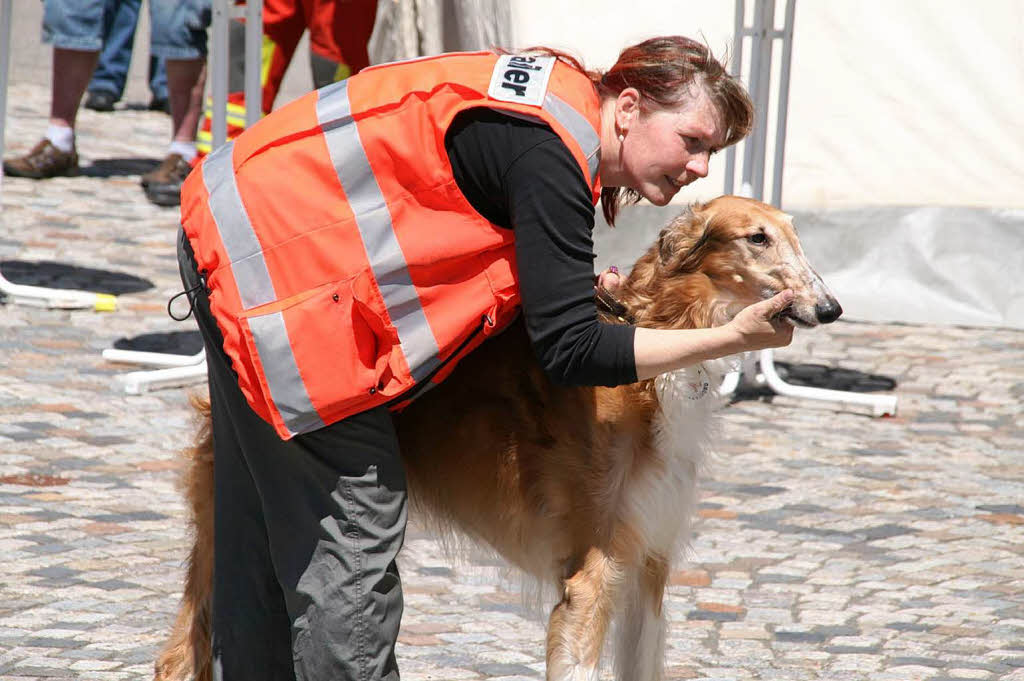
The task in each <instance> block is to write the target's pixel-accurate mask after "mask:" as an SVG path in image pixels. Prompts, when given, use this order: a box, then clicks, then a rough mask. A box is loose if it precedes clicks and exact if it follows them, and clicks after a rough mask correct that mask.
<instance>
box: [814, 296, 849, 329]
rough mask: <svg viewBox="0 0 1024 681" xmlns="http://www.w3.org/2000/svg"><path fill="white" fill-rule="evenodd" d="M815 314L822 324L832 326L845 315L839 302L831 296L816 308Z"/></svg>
mask: <svg viewBox="0 0 1024 681" xmlns="http://www.w3.org/2000/svg"><path fill="white" fill-rule="evenodd" d="M814 314H815V316H816V317H817V318H818V322H820V323H821V324H831V323H832V322H834V321H835V320H837V319H839V316H840V315H841V314H843V308H842V306H841V305H840V304H839V301H837V300H836V299H835V298H832V297H831V296H829V297H828V298H826V299H825V300H824V301H823V302H820V303H818V304H816V305H815V306H814Z"/></svg>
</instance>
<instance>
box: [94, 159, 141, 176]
mask: <svg viewBox="0 0 1024 681" xmlns="http://www.w3.org/2000/svg"><path fill="white" fill-rule="evenodd" d="M158 165H160V159H158V158H98V159H96V160H94V161H93V162H92V163H91V164H89V165H84V166H82V167H81V168H80V169H79V171H78V172H79V174H80V175H85V176H87V177H125V176H128V175H142V174H143V173H148V172H149V171H150V170H153V169H154V168H156V167H157V166H158Z"/></svg>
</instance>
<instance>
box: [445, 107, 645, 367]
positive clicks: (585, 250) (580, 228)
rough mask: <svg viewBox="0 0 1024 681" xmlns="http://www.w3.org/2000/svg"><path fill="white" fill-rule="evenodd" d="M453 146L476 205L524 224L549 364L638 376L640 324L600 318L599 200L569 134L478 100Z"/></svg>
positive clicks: (505, 222) (520, 237)
mask: <svg viewBox="0 0 1024 681" xmlns="http://www.w3.org/2000/svg"><path fill="white" fill-rule="evenodd" d="M445 150H446V151H447V152H448V158H449V160H450V161H451V164H452V170H453V173H454V176H455V181H456V183H457V184H458V186H459V188H460V189H461V190H462V193H463V195H465V197H466V199H467V200H468V201H469V203H470V205H472V206H473V208H475V209H476V211H477V212H478V213H480V214H481V215H482V216H483V217H485V218H486V219H487V220H489V221H490V222H492V223H494V224H495V225H497V226H499V227H502V228H505V229H514V230H515V249H516V260H517V263H518V271H519V288H520V295H521V298H522V304H523V317H524V319H525V322H526V329H527V333H528V334H529V337H530V341H531V343H532V344H533V348H534V351H535V352H536V354H537V357H538V359H539V360H540V363H541V366H543V367H544V369H545V371H547V373H548V374H549V375H550V376H551V377H552V379H553V380H555V381H558V382H560V383H565V384H569V385H621V384H624V383H633V382H635V381H636V362H635V359H634V355H633V334H634V331H635V329H634V327H632V326H623V325H611V324H604V323H601V322H600V321H598V318H597V310H596V307H595V306H594V249H593V237H592V232H593V228H594V206H593V204H592V203H591V200H590V196H591V194H590V187H589V186H588V185H587V182H586V180H585V179H584V177H583V173H582V172H581V170H580V167H579V164H578V163H577V162H576V160H575V159H574V158H573V156H572V154H571V153H570V152H569V149H568V147H566V146H565V143H564V142H563V141H562V140H561V139H560V138H559V137H558V135H557V134H555V133H554V132H553V131H552V130H551V128H549V127H547V126H546V125H544V124H543V123H540V122H532V121H527V120H523V119H520V118H514V117H511V116H508V115H506V114H503V113H500V112H497V111H494V110H491V109H470V110H468V111H464V112H462V113H461V114H459V115H458V116H457V117H456V118H455V120H454V121H453V122H452V125H451V126H450V128H449V130H448V133H447V135H446V137H445Z"/></svg>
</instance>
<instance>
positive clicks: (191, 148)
mask: <svg viewBox="0 0 1024 681" xmlns="http://www.w3.org/2000/svg"><path fill="white" fill-rule="evenodd" d="M167 153H168V154H178V155H180V156H181V157H182V158H183V159H185V160H186V161H187V162H189V163H191V162H192V159H194V158H195V157H196V154H197V153H198V152H197V151H196V143H195V142H182V141H181V140H173V141H172V142H171V146H170V147H168V148H167Z"/></svg>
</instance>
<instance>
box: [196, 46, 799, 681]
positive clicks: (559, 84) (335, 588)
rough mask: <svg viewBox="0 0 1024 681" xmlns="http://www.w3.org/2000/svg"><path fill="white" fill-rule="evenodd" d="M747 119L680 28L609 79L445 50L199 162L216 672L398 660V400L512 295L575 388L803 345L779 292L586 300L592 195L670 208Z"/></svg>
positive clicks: (425, 384)
mask: <svg viewBox="0 0 1024 681" xmlns="http://www.w3.org/2000/svg"><path fill="white" fill-rule="evenodd" d="M751 119H752V108H751V104H750V101H749V99H748V98H747V96H746V94H745V93H744V92H743V90H742V88H741V87H740V86H739V85H738V84H737V83H736V82H735V81H734V80H733V79H732V78H730V77H729V76H728V75H727V74H726V73H725V71H724V70H723V69H722V67H721V65H720V64H719V63H718V62H717V61H715V60H714V58H713V57H712V56H711V55H710V54H709V53H708V50H707V49H706V48H705V47H704V46H703V45H700V44H698V43H695V42H693V41H690V40H688V39H686V38H680V37H666V38H656V39H652V40H648V41H646V42H643V43H640V44H639V45H636V46H633V47H631V48H629V49H627V50H625V51H624V52H623V53H622V55H620V57H619V60H618V62H616V64H615V66H613V67H612V69H611V70H609V71H608V72H607V73H605V74H603V75H602V74H596V73H588V72H585V71H583V69H582V68H581V67H580V66H579V64H578V63H577V62H575V61H574V60H572V59H570V58H567V57H564V56H559V55H555V54H554V53H551V52H546V51H540V52H538V53H535V54H530V55H496V54H491V53H473V54H454V55H442V56H440V57H434V58H426V59H421V60H413V61H409V62H401V63H396V64H389V65H384V66H381V67H374V68H370V69H366V70H364V71H363V72H361V73H360V74H358V75H357V76H354V77H352V78H350V79H348V80H347V81H344V82H343V83H338V84H335V85H332V86H329V87H327V88H324V89H323V90H320V91H317V92H315V93H311V94H310V95H308V96H306V97H303V98H301V99H299V100H296V101H295V102H293V103H291V104H289V105H288V106H286V107H284V108H282V109H280V110H279V111H277V112H275V113H273V114H271V115H270V116H268V117H267V118H265V119H263V120H262V121H261V122H260V123H258V124H257V125H255V126H253V127H252V128H251V129H250V130H248V131H246V132H245V133H244V134H242V135H241V136H240V137H238V138H237V139H236V140H234V142H232V143H229V144H228V145H225V146H224V147H222V148H221V149H219V150H218V151H217V152H215V153H214V154H212V155H211V156H210V157H209V158H208V159H207V160H206V161H205V163H204V164H203V165H202V166H201V168H200V170H198V171H197V172H194V173H193V174H192V175H191V176H190V177H189V179H188V181H187V183H186V185H185V187H184V190H183V194H182V223H183V227H184V230H183V238H182V240H181V243H180V249H179V252H180V256H179V259H180V261H181V265H182V273H183V279H184V281H185V283H186V287H187V288H188V289H189V290H192V291H196V293H197V294H196V296H195V298H194V303H195V309H196V312H197V318H198V321H199V324H200V328H201V330H202V333H203V337H204V340H205V343H206V347H207V355H208V362H209V372H210V398H211V403H212V410H213V428H214V431H213V436H214V444H215V457H214V458H215V484H216V492H215V518H216V522H215V525H216V529H215V534H216V549H215V554H216V558H215V561H216V564H215V568H214V604H213V612H214V614H213V618H214V621H213V632H214V634H213V639H214V640H213V650H214V664H215V668H217V669H219V670H220V673H221V675H222V678H226V679H230V678H247V679H251V678H257V677H260V678H261V677H267V678H281V677H284V678H290V677H291V676H292V675H294V676H296V677H297V678H302V679H328V678H339V679H370V678H374V679H376V678H388V679H397V678H398V670H397V665H396V663H395V658H394V645H395V640H396V638H397V635H398V625H399V620H400V617H401V611H402V596H401V585H400V581H399V577H398V571H397V569H396V566H395V557H396V555H397V553H398V550H399V548H400V547H401V544H402V538H403V532H404V528H405V521H406V511H405V502H406V495H405V478H404V472H403V470H402V464H401V460H400V457H399V452H398V446H397V441H396V437H395V432H394V428H393V425H392V422H391V416H390V411H389V409H390V408H393V407H396V406H401V404H403V403H406V402H408V401H409V400H411V399H413V398H415V397H416V396H417V395H418V394H419V393H421V392H422V391H424V390H425V389H427V388H429V386H430V385H432V384H434V383H436V382H438V381H440V380H443V378H444V377H445V376H446V375H447V374H448V373H449V372H450V371H451V369H452V368H453V367H454V365H455V364H456V362H457V361H458V360H459V359H460V358H461V357H463V356H464V355H465V354H466V353H467V352H469V351H470V350H472V349H473V348H474V347H476V346H477V345H478V344H479V343H480V342H482V341H483V340H484V339H485V338H486V337H487V336H489V335H491V334H492V333H495V332H496V331H497V330H500V329H501V328H503V327H504V326H505V325H507V324H508V323H509V322H510V321H511V320H512V319H513V318H514V317H515V316H516V314H518V312H519V311H520V309H521V311H522V313H523V316H524V320H525V324H526V328H527V330H528V333H529V336H530V339H531V342H532V344H533V347H534V349H535V351H536V354H537V357H538V359H539V361H540V362H541V364H542V366H544V368H545V369H546V371H547V372H548V373H549V374H550V375H551V377H552V378H553V379H554V380H556V381H560V382H563V383H575V384H590V385H618V384H623V383H630V382H635V381H637V380H640V379H645V378H650V377H652V376H655V375H657V374H659V373H662V372H664V371H668V370H674V369H678V368H681V367H684V366H688V365H691V364H694V363H696V362H699V361H702V360H704V359H709V358H713V357H720V356H724V355H728V354H733V353H736V352H741V351H746V350H755V349H760V348H764V347H771V346H780V345H785V344H788V343H789V341H790V337H791V327H789V326H788V325H781V324H777V323H774V322H772V321H771V318H772V317H773V316H774V315H775V314H776V313H777V312H779V311H781V309H782V308H784V307H785V305H786V304H787V303H788V300H789V298H790V296H791V294H790V293H789V292H784V293H782V294H779V295H778V296H776V297H775V298H773V299H771V300H768V301H764V302H763V303H759V304H757V305H754V306H751V307H749V308H747V309H746V310H744V311H742V312H741V313H740V314H739V315H738V316H737V317H736V318H735V319H734V320H733V321H732V322H730V323H729V324H727V325H726V326H723V327H720V328H715V329H702V330H681V331H664V330H661V331H658V330H652V329H638V328H634V327H631V326H624V325H618V326H610V325H603V324H600V323H599V322H598V321H597V314H596V309H595V306H594V302H593V249H592V241H591V230H592V227H593V223H594V206H595V204H596V203H597V201H598V200H600V201H601V202H602V205H603V210H604V212H605V215H606V217H607V219H608V220H609V222H614V219H615V213H616V209H617V207H618V206H619V205H620V204H621V203H628V202H631V201H635V200H638V199H639V198H640V197H643V198H646V199H648V200H649V201H651V202H652V203H654V204H656V205H665V204H666V203H668V201H669V200H670V199H671V198H672V196H673V195H675V193H676V192H677V191H678V190H679V189H680V187H682V186H684V185H686V184H689V183H690V182H692V181H694V180H696V179H698V178H700V177H704V176H705V175H707V172H708V162H709V158H710V156H711V154H713V153H714V152H716V151H718V150H719V149H721V148H723V147H725V146H727V145H729V144H734V143H735V142H737V141H738V140H739V139H741V138H742V137H743V136H744V135H745V134H746V133H747V131H748V130H749V128H750V123H751ZM481 380H486V377H485V376H483V377H481ZM287 632H290V634H291V635H290V637H289V636H288V634H287Z"/></svg>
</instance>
